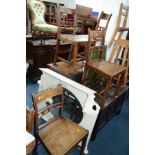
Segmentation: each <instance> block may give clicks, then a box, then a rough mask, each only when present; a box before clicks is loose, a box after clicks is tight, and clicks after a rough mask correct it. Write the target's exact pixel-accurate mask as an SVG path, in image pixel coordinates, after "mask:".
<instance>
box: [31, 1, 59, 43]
mask: <svg viewBox="0 0 155 155" xmlns="http://www.w3.org/2000/svg"><path fill="white" fill-rule="evenodd" d="M29 8H30V12H31V21H32V36H34V37H35V36H37V35H39V36H41V37H42V40H41V44H42V43H43V41H45V37H46V35H48V34H49V35H50V36H52V37H53V38H54V39H56V38H57V33H58V27H57V26H56V25H51V24H48V23H46V21H45V18H44V16H45V11H46V6H45V4H44V3H43V2H41V1H38V0H33V1H29Z"/></svg>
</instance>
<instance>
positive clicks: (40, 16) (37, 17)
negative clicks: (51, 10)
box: [29, 0, 46, 25]
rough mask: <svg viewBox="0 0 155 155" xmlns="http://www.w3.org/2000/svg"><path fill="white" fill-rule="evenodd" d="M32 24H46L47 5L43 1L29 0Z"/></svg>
mask: <svg viewBox="0 0 155 155" xmlns="http://www.w3.org/2000/svg"><path fill="white" fill-rule="evenodd" d="M29 7H30V12H31V20H32V24H33V25H35V24H45V23H46V22H45V19H44V16H45V11H46V6H45V4H44V3H43V2H41V1H38V0H31V1H30V2H29Z"/></svg>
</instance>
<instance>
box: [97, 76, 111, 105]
mask: <svg viewBox="0 0 155 155" xmlns="http://www.w3.org/2000/svg"><path fill="white" fill-rule="evenodd" d="M111 83H112V79H111V78H110V79H109V80H108V81H107V82H106V86H105V92H104V94H103V97H102V98H101V100H100V106H101V107H103V106H104V103H105V101H106V99H107V97H108V94H109V90H110V86H111Z"/></svg>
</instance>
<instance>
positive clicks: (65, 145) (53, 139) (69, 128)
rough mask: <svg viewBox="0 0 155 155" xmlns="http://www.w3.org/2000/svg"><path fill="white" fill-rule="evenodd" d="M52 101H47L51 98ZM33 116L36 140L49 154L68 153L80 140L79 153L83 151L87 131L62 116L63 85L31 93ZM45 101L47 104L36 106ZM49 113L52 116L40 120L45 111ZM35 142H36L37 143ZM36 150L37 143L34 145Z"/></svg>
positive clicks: (61, 154) (59, 154)
mask: <svg viewBox="0 0 155 155" xmlns="http://www.w3.org/2000/svg"><path fill="white" fill-rule="evenodd" d="M51 98H52V101H53V102H49V100H51ZM32 99H33V103H34V108H35V111H36V117H35V135H36V141H37V142H38V140H40V141H41V142H42V144H43V145H44V146H45V148H46V149H47V151H48V152H49V154H52V155H64V154H68V153H69V152H70V151H71V150H72V149H73V148H75V147H77V146H78V144H79V143H80V142H82V143H81V146H79V147H80V149H81V151H80V154H81V155H82V154H83V152H84V148H85V145H86V141H87V136H88V131H87V130H86V129H84V128H83V127H81V126H79V125H78V124H76V123H74V122H73V121H72V120H69V119H65V118H64V116H63V107H64V96H63V87H55V88H50V89H47V90H44V91H41V92H39V93H37V94H35V95H34V94H33V95H32ZM41 103H45V104H46V105H47V106H44V108H38V105H39V104H41ZM49 112H50V113H51V114H52V115H53V118H51V119H47V120H46V121H45V122H44V121H43V120H42V117H44V116H45V115H46V114H47V113H49ZM37 142H36V144H37ZM35 151H37V145H36V147H35Z"/></svg>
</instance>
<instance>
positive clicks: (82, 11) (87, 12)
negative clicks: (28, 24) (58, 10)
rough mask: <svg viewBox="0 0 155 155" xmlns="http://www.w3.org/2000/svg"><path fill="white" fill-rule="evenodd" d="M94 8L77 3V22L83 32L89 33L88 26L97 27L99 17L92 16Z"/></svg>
mask: <svg viewBox="0 0 155 155" xmlns="http://www.w3.org/2000/svg"><path fill="white" fill-rule="evenodd" d="M92 11H93V8H90V7H87V6H83V5H79V4H76V9H75V20H74V21H75V22H76V23H75V24H76V25H77V26H78V27H81V29H82V30H81V31H82V34H88V28H91V29H92V30H94V29H95V26H96V23H97V17H95V16H92Z"/></svg>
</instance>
